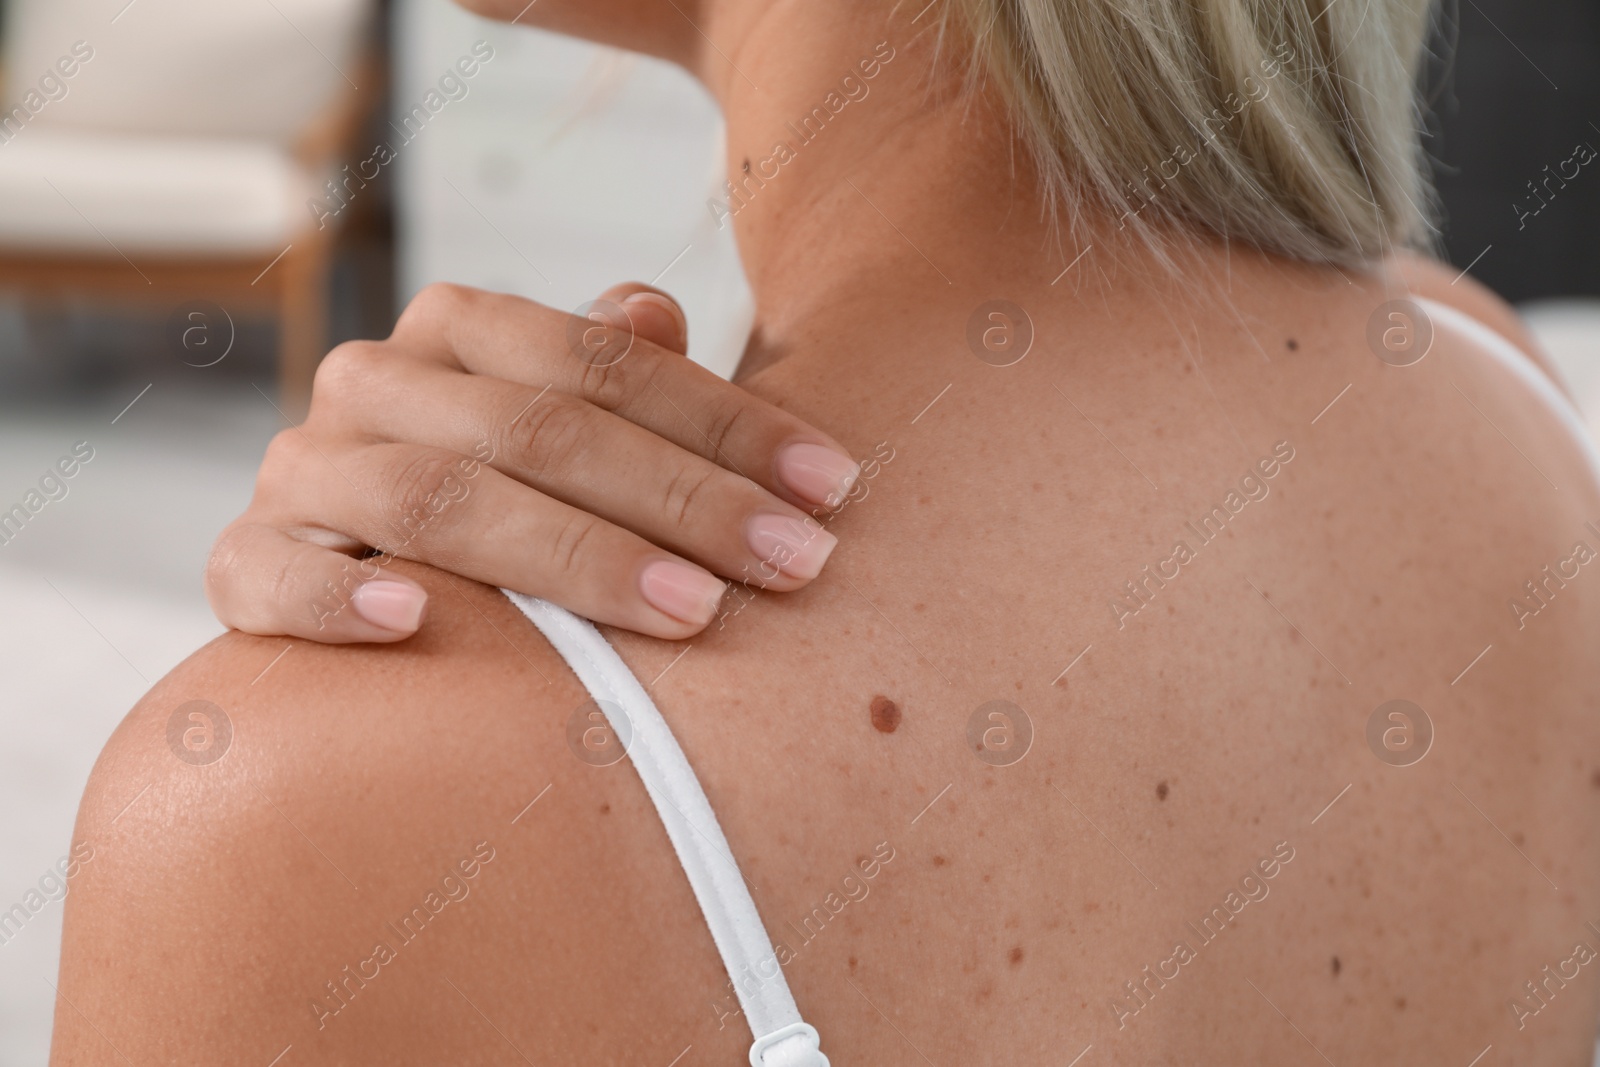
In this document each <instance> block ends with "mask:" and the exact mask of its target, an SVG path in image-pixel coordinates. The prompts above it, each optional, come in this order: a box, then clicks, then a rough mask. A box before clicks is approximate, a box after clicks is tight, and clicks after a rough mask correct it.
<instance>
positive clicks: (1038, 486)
mask: <svg viewBox="0 0 1600 1067" xmlns="http://www.w3.org/2000/svg"><path fill="white" fill-rule="evenodd" d="M1033 491H1034V492H1035V493H1042V492H1044V483H1043V482H1034V483H1033Z"/></svg>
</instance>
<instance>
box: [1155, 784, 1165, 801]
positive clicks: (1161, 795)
mask: <svg viewBox="0 0 1600 1067" xmlns="http://www.w3.org/2000/svg"><path fill="white" fill-rule="evenodd" d="M1156 799H1158V800H1165V799H1167V783H1166V782H1157V783H1156Z"/></svg>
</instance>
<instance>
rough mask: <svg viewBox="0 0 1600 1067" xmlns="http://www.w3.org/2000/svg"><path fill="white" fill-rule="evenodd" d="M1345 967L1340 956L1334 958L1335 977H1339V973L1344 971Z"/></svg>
mask: <svg viewBox="0 0 1600 1067" xmlns="http://www.w3.org/2000/svg"><path fill="white" fill-rule="evenodd" d="M1343 967H1344V964H1342V963H1340V962H1339V957H1338V956H1335V957H1333V976H1334V977H1335V978H1337V977H1339V971H1340V970H1342V969H1343Z"/></svg>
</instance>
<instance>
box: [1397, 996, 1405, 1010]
mask: <svg viewBox="0 0 1600 1067" xmlns="http://www.w3.org/2000/svg"><path fill="white" fill-rule="evenodd" d="M1394 1006H1395V1010H1396V1011H1405V1010H1406V998H1405V997H1395V998H1394Z"/></svg>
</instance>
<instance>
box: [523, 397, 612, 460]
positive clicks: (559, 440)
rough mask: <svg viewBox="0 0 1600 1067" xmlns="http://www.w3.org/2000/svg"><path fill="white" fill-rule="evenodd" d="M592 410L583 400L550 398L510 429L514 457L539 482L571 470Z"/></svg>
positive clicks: (529, 409) (524, 415) (541, 402)
mask: <svg viewBox="0 0 1600 1067" xmlns="http://www.w3.org/2000/svg"><path fill="white" fill-rule="evenodd" d="M590 410H592V409H590V408H589V407H588V405H586V404H584V403H583V402H582V401H580V400H575V399H573V398H571V397H566V396H559V395H556V394H550V395H549V396H547V397H546V398H545V399H543V400H541V401H539V402H538V403H536V404H534V405H533V406H532V407H530V408H528V409H527V410H526V411H524V412H523V413H522V415H521V417H520V418H518V419H517V420H516V422H514V423H512V424H511V426H510V427H509V428H508V429H507V431H506V433H507V437H508V438H509V440H508V442H507V444H508V445H509V447H510V454H511V455H512V457H514V459H515V460H516V462H518V463H519V464H520V465H522V466H523V467H524V468H525V469H526V470H527V471H528V472H529V473H530V474H532V475H533V476H534V477H536V478H542V477H547V476H549V475H551V474H553V473H555V472H556V471H559V470H563V469H567V468H569V467H570V466H571V465H572V464H573V462H574V461H576V459H577V457H578V452H579V450H580V448H581V447H582V444H583V441H584V438H585V436H586V434H587V432H588V428H589V412H590Z"/></svg>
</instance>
